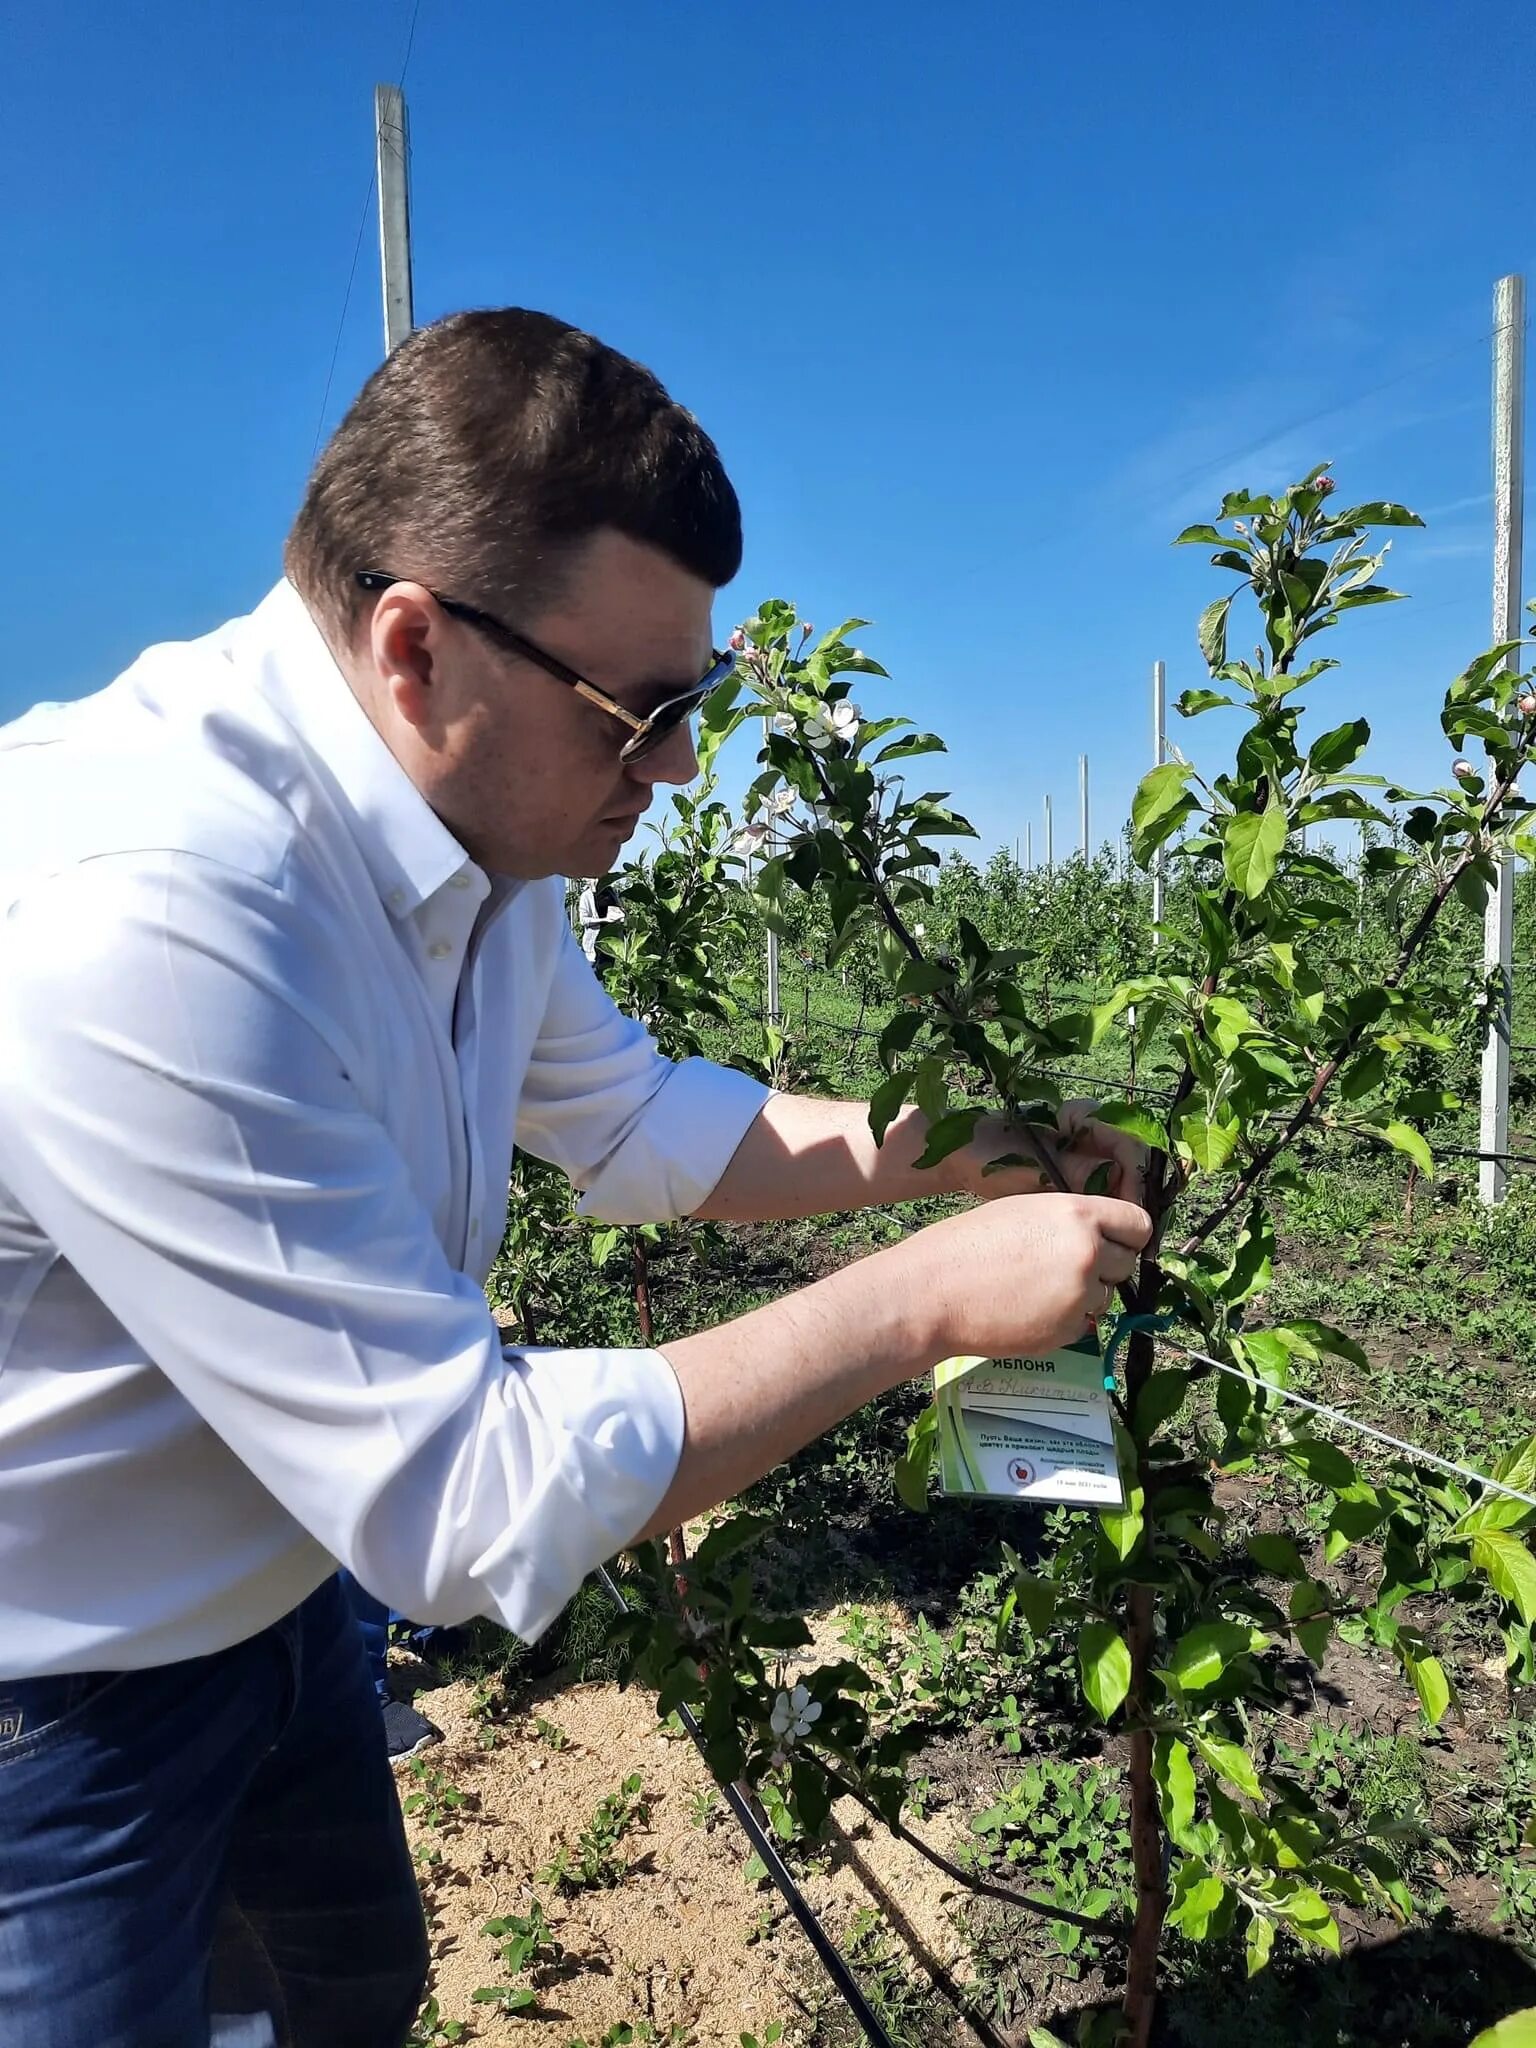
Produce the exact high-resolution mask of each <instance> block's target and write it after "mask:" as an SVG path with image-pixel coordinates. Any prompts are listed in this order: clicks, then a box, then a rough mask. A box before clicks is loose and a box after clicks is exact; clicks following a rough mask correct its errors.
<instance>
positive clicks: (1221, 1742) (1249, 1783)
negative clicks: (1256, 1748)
mask: <svg viewBox="0 0 1536 2048" xmlns="http://www.w3.org/2000/svg"><path fill="white" fill-rule="evenodd" d="M1189 1739H1190V1741H1191V1742H1192V1743H1193V1745H1194V1747H1195V1750H1196V1752H1197V1753H1198V1754H1199V1755H1200V1756H1201V1757H1202V1758H1203V1759H1204V1761H1205V1762H1206V1763H1207V1764H1209V1766H1210V1767H1211V1769H1212V1770H1213V1771H1214V1772H1215V1773H1216V1775H1217V1777H1218V1778H1223V1779H1225V1780H1226V1782H1227V1784H1229V1785H1234V1786H1236V1788H1237V1790H1238V1791H1239V1792H1243V1793H1246V1795H1247V1796H1248V1798H1250V1799H1262V1798H1263V1796H1264V1788H1263V1787H1262V1786H1261V1785H1260V1783H1259V1774H1258V1772H1257V1771H1256V1770H1255V1769H1254V1767H1253V1759H1252V1758H1251V1757H1250V1756H1249V1755H1248V1752H1247V1751H1246V1750H1244V1749H1240V1748H1239V1747H1238V1745H1237V1744H1236V1743H1235V1742H1228V1741H1226V1740H1225V1738H1224V1737H1221V1736H1215V1735H1202V1734H1200V1733H1199V1732H1198V1731H1197V1730H1195V1729H1191V1730H1190V1737H1189Z"/></svg>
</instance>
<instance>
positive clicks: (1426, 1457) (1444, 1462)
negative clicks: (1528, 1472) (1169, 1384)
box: [1158, 1337, 1536, 1508]
mask: <svg viewBox="0 0 1536 2048" xmlns="http://www.w3.org/2000/svg"><path fill="white" fill-rule="evenodd" d="M1158 1342H1160V1343H1161V1344H1163V1345H1164V1346H1166V1348H1167V1349H1168V1350H1170V1351H1177V1352H1178V1353H1179V1354H1180V1356H1181V1357H1184V1358H1189V1359H1193V1360H1194V1361H1195V1363H1196V1364H1198V1365H1208V1366H1210V1367H1211V1369H1212V1370H1213V1371H1214V1372H1222V1373H1225V1374H1226V1375H1227V1377H1228V1378H1229V1379H1234V1380H1241V1381H1242V1383H1243V1385H1244V1386H1245V1387H1248V1388H1250V1389H1251V1388H1262V1389H1263V1391H1264V1392H1265V1393H1267V1394H1273V1395H1275V1396H1276V1398H1277V1399H1279V1400H1281V1401H1289V1402H1291V1403H1292V1405H1293V1406H1294V1407H1297V1408H1305V1409H1306V1410H1307V1412H1308V1413H1309V1414H1311V1415H1321V1416H1323V1417H1324V1418H1325V1419H1326V1420H1327V1421H1329V1422H1335V1423H1337V1424H1338V1425H1339V1427H1340V1428H1341V1429H1352V1430H1354V1431H1355V1432H1356V1434H1357V1435H1359V1436H1365V1437H1370V1438H1371V1439H1372V1441H1373V1442H1375V1443H1379V1444H1386V1445H1387V1446H1388V1447H1389V1448H1390V1449H1392V1450H1394V1451H1400V1452H1402V1453H1403V1455H1404V1456H1405V1457H1409V1458H1415V1459H1417V1460H1418V1462H1419V1463H1420V1464H1421V1465H1431V1466H1433V1467H1434V1468H1435V1469H1436V1470H1437V1471H1440V1472H1449V1473H1450V1474H1452V1476H1453V1477H1455V1478H1457V1479H1470V1480H1472V1481H1474V1482H1475V1484H1477V1485H1478V1486H1481V1487H1484V1488H1486V1489H1487V1491H1488V1492H1490V1493H1502V1494H1504V1495H1505V1496H1506V1497H1507V1498H1508V1499H1510V1500H1517V1501H1520V1502H1522V1503H1523V1504H1524V1506H1526V1507H1528V1508H1536V1494H1530V1493H1523V1492H1522V1491H1521V1489H1520V1488H1519V1487H1518V1486H1506V1485H1505V1483H1504V1481H1503V1480H1502V1479H1491V1478H1489V1476H1488V1475H1487V1473H1485V1472H1479V1471H1477V1470H1476V1469H1475V1468H1474V1467H1473V1466H1471V1465H1459V1464H1457V1462H1456V1460H1455V1459H1454V1458H1442V1457H1441V1456H1440V1454H1439V1452H1438V1451H1426V1450H1424V1449H1423V1448H1422V1446H1421V1445H1419V1444H1410V1443H1405V1442H1404V1441H1403V1439H1402V1438H1401V1437H1400V1436H1393V1435H1392V1434H1391V1433H1390V1431H1388V1430H1385V1429H1378V1428H1377V1427H1376V1425H1375V1424H1374V1423H1371V1422H1362V1421H1361V1420H1360V1418H1359V1417H1358V1416H1356V1415H1346V1414H1345V1412H1344V1410H1343V1409H1342V1408H1330V1407H1329V1406H1328V1405H1327V1403H1326V1402H1324V1401H1313V1400H1311V1399H1309V1398H1308V1396H1307V1395H1305V1394H1298V1393H1297V1392H1296V1391H1295V1389H1294V1388H1292V1387H1277V1386H1275V1385H1274V1384H1273V1383H1272V1382H1271V1381H1269V1380H1264V1379H1259V1378H1258V1377H1257V1375H1255V1374H1253V1373H1247V1372H1244V1371H1243V1369H1242V1368H1241V1366H1236V1365H1229V1364H1228V1363H1226V1361H1225V1360H1223V1359H1220V1358H1212V1357H1211V1356H1210V1355H1209V1354H1208V1353H1207V1352H1204V1351H1192V1350H1191V1349H1190V1348H1189V1346H1188V1345H1187V1344H1177V1343H1175V1342H1174V1341H1173V1339H1172V1338H1170V1337H1162V1338H1159V1339H1158Z"/></svg>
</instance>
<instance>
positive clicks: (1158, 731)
mask: <svg viewBox="0 0 1536 2048" xmlns="http://www.w3.org/2000/svg"><path fill="white" fill-rule="evenodd" d="M1167 758H1168V672H1167V670H1166V669H1165V668H1164V666H1163V664H1162V663H1161V662H1160V661H1154V662H1153V664H1152V766H1153V767H1154V768H1161V767H1162V765H1163V763H1164V761H1165V760H1166V759H1167ZM1162 921H1163V849H1162V848H1161V847H1158V849H1157V851H1156V852H1155V853H1154V854H1153V856H1152V943H1153V945H1154V946H1156V945H1160V944H1161V943H1162V941H1161V939H1160V938H1159V936H1158V926H1159V925H1160V924H1161V923H1162Z"/></svg>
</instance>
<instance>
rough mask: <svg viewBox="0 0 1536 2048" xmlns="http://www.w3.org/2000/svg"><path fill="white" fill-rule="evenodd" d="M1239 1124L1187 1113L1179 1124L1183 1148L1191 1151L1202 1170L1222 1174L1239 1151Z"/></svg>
mask: <svg viewBox="0 0 1536 2048" xmlns="http://www.w3.org/2000/svg"><path fill="white" fill-rule="evenodd" d="M1238 1136H1239V1130H1238V1126H1237V1124H1236V1123H1223V1124H1215V1123H1211V1122H1210V1121H1209V1119H1208V1118H1206V1117H1203V1116H1187V1117H1185V1118H1184V1119H1183V1121H1182V1122H1181V1123H1180V1125H1179V1147H1180V1149H1181V1150H1187V1151H1188V1153H1189V1156H1190V1158H1191V1159H1192V1160H1193V1161H1194V1162H1195V1164H1196V1166H1198V1167H1199V1168H1200V1170H1201V1172H1202V1173H1219V1172H1220V1171H1221V1169H1222V1167H1224V1166H1225V1165H1226V1163H1227V1161H1228V1160H1229V1159H1230V1158H1231V1157H1232V1154H1233V1153H1234V1152H1235V1151H1236V1150H1237V1140H1238Z"/></svg>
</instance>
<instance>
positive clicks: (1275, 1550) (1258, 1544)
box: [1247, 1531, 1307, 1581]
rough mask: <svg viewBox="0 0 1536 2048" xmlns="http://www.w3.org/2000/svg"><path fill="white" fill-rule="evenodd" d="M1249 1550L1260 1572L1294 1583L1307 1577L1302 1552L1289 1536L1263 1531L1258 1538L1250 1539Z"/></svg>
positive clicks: (1251, 1537)
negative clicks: (1269, 1573)
mask: <svg viewBox="0 0 1536 2048" xmlns="http://www.w3.org/2000/svg"><path fill="white" fill-rule="evenodd" d="M1247 1550H1248V1555H1249V1556H1250V1557H1251V1558H1252V1559H1253V1561H1254V1563H1255V1564H1256V1565H1257V1566H1258V1567H1259V1569H1260V1571H1265V1572H1271V1573H1273V1575H1274V1576H1275V1577H1276V1578H1277V1579H1291V1580H1293V1581H1294V1580H1296V1579H1304V1578H1305V1577H1306V1576H1307V1567H1306V1565H1305V1564H1304V1563H1303V1562H1302V1556H1301V1552H1300V1551H1299V1550H1298V1549H1297V1548H1296V1546H1295V1544H1294V1543H1293V1542H1292V1541H1291V1539H1290V1537H1289V1536H1279V1535H1271V1534H1268V1533H1267V1532H1263V1531H1261V1532H1260V1533H1259V1534H1258V1535H1257V1536H1250V1537H1249V1538H1248V1544H1247Z"/></svg>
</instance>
